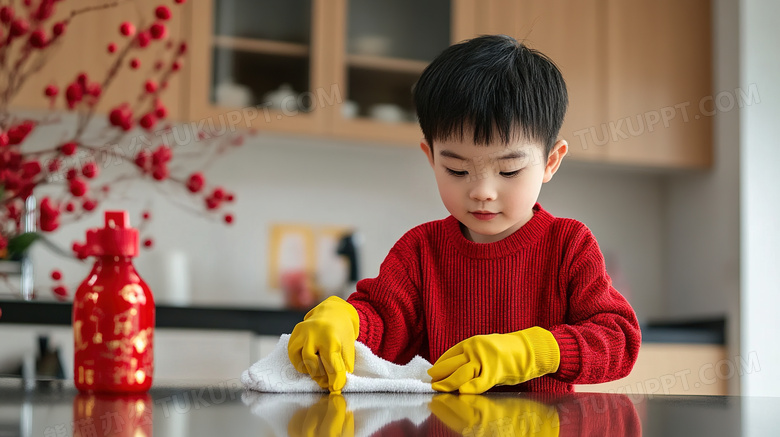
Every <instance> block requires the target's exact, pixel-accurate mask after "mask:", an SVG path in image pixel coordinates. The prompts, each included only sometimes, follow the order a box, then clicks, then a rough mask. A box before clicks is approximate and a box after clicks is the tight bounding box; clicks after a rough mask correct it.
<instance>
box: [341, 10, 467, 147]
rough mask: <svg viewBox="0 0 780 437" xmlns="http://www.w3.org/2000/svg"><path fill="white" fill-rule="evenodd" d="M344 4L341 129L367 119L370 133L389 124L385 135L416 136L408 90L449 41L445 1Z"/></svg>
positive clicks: (393, 137)
mask: <svg viewBox="0 0 780 437" xmlns="http://www.w3.org/2000/svg"><path fill="white" fill-rule="evenodd" d="M345 4H346V8H345V9H346V10H345V11H344V13H345V20H346V23H345V35H344V38H343V44H344V48H343V52H344V53H343V56H344V62H343V77H342V78H341V80H342V81H343V84H344V93H343V98H344V101H343V102H342V104H341V109H340V111H338V114H337V116H338V117H339V119H340V121H341V122H346V123H347V125H346V126H344V129H345V130H346V131H352V132H356V131H358V130H359V128H358V127H357V126H356V125H355V123H357V124H360V123H363V124H366V123H369V125H370V126H371V127H367V129H372V130H373V132H376V129H383V128H388V127H390V128H391V129H393V131H392V132H394V133H393V134H391V135H390V137H392V138H390V137H388V139H396V138H399V137H398V136H397V135H394V134H400V135H402V136H404V137H405V138H412V137H411V136H410V135H412V134H413V135H414V138H413V139H414V140H415V141H416V140H417V139H419V128H417V125H416V116H415V114H414V109H413V105H412V98H411V89H412V86H413V85H414V83H415V82H416V81H417V79H418V78H419V77H420V73H422V71H423V69H424V68H425V67H426V66H427V65H428V63H430V61H431V60H433V58H434V57H436V55H438V54H439V53H440V52H441V51H442V50H444V49H445V48H447V47H448V46H449V45H450V41H451V16H452V13H451V1H450V0H425V1H414V0H394V1H392V2H390V1H377V0H346V1H345ZM349 123H352V125H351V126H350V125H349ZM399 129H400V131H399ZM358 136H360V135H358Z"/></svg>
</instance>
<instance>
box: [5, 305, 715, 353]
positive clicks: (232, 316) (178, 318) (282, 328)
mask: <svg viewBox="0 0 780 437" xmlns="http://www.w3.org/2000/svg"><path fill="white" fill-rule="evenodd" d="M0 309H2V316H0V326H1V325H2V324H4V323H17V324H38V325H70V324H71V311H72V305H71V304H70V303H60V302H25V301H21V300H0ZM156 311H157V314H156V322H157V323H156V326H157V327H158V328H187V329H221V330H240V331H251V332H254V333H255V334H258V335H281V334H286V333H290V332H292V329H293V328H294V327H295V324H296V323H298V322H300V321H301V320H303V316H304V315H305V314H306V311H295V310H283V309H267V308H239V307H227V306H226V307H216V306H188V307H179V306H167V305H157V307H156ZM641 328H642V341H643V342H646V343H700V344H725V328H726V322H725V317H713V318H711V319H703V320H657V321H650V322H647V323H644V324H642V326H641Z"/></svg>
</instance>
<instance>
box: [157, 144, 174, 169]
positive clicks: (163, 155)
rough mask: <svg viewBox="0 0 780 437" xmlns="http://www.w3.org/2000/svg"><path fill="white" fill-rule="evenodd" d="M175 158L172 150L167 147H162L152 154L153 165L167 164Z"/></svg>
mask: <svg viewBox="0 0 780 437" xmlns="http://www.w3.org/2000/svg"><path fill="white" fill-rule="evenodd" d="M171 158H173V153H172V152H171V148H170V147H168V146H165V145H161V146H160V147H158V148H157V150H155V151H154V153H153V154H152V163H153V164H154V165H159V164H165V163H167V162H168V161H170V160H171Z"/></svg>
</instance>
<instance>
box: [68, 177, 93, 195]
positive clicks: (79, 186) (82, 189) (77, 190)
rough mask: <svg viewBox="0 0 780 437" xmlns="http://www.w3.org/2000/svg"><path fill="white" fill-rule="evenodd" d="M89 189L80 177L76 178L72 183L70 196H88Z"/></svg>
mask: <svg viewBox="0 0 780 437" xmlns="http://www.w3.org/2000/svg"><path fill="white" fill-rule="evenodd" d="M88 188H89V185H87V183H86V182H84V181H83V180H81V179H79V178H78V177H75V178H73V179H71V181H70V194H72V195H74V196H75V197H81V196H83V195H84V194H86V193H87V189H88Z"/></svg>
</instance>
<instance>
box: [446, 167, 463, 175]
mask: <svg viewBox="0 0 780 437" xmlns="http://www.w3.org/2000/svg"><path fill="white" fill-rule="evenodd" d="M444 169H445V170H447V173H449V174H451V175H453V176H457V177H463V176H466V175H467V174H469V172H467V171H456V170H453V169H451V168H447V167H444Z"/></svg>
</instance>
